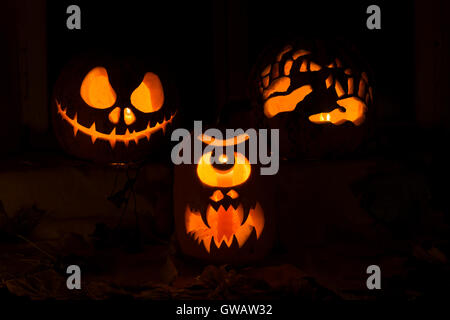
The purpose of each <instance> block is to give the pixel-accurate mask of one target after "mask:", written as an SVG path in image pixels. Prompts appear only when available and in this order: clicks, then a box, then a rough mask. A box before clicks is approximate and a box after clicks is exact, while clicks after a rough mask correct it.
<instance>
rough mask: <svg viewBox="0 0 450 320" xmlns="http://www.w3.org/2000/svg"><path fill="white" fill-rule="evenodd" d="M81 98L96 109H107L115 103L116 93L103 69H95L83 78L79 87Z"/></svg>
mask: <svg viewBox="0 0 450 320" xmlns="http://www.w3.org/2000/svg"><path fill="white" fill-rule="evenodd" d="M80 95H81V98H82V99H83V100H84V102H86V103H87V104H88V105H89V106H91V107H92V108H96V109H107V108H109V107H112V106H113V105H114V103H115V102H116V97H117V96H116V93H115V92H114V89H113V88H112V87H111V84H110V83H109V78H108V73H107V72H106V69H105V68H103V67H95V68H94V69H92V70H91V71H89V73H88V74H87V75H86V76H85V77H84V79H83V82H82V83H81V87H80Z"/></svg>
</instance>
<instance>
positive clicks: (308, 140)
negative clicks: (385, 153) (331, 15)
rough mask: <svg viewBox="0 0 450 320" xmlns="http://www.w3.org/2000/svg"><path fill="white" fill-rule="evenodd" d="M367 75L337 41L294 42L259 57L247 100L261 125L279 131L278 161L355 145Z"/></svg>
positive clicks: (365, 113)
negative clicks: (279, 154) (248, 99)
mask: <svg viewBox="0 0 450 320" xmlns="http://www.w3.org/2000/svg"><path fill="white" fill-rule="evenodd" d="M368 71H369V70H368V68H367V65H366V63H364V62H363V60H362V58H361V55H360V54H359V53H357V51H356V49H355V48H353V47H351V46H347V45H344V44H342V42H339V41H331V42H323V41H322V42H308V41H297V42H292V43H291V44H289V45H286V46H284V47H281V48H280V47H277V48H275V49H271V50H269V51H268V53H266V54H265V55H264V57H263V58H262V59H261V61H260V63H259V64H258V66H257V67H256V68H255V72H254V77H253V78H254V86H253V91H252V93H253V98H254V99H253V101H254V104H255V106H256V108H257V112H258V114H259V115H260V116H261V118H263V122H265V123H266V124H268V126H269V127H271V128H278V129H280V152H281V155H282V157H283V158H297V157H300V158H311V157H312V158H315V157H322V156H336V155H339V156H340V155H343V154H346V153H348V152H351V151H354V150H355V149H356V148H357V147H358V146H359V145H360V144H361V142H362V141H363V138H364V137H365V135H366V133H367V127H368V123H369V121H368V120H369V118H370V113H371V106H372V102H373V89H372V85H371V83H370V79H369V75H368Z"/></svg>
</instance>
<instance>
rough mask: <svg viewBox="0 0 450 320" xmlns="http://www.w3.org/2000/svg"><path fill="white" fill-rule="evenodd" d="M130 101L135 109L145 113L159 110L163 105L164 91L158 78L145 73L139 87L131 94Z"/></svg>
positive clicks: (152, 74) (150, 73)
mask: <svg viewBox="0 0 450 320" xmlns="http://www.w3.org/2000/svg"><path fill="white" fill-rule="evenodd" d="M130 100H131V104H132V105H133V106H134V107H135V108H136V109H138V110H140V111H142V112H145V113H150V112H155V111H158V110H159V109H161V107H162V106H163V104H164V90H163V87H162V84H161V81H160V80H159V77H158V76H157V75H156V74H154V73H152V72H147V73H146V74H145V76H144V80H142V82H141V84H140V85H139V87H137V88H136V89H135V90H134V91H133V93H132V94H131V98H130Z"/></svg>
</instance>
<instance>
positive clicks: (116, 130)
mask: <svg viewBox="0 0 450 320" xmlns="http://www.w3.org/2000/svg"><path fill="white" fill-rule="evenodd" d="M87 61H89V62H88V63H86V62H85V61H84V60H80V61H75V62H72V63H71V64H69V65H68V66H67V68H66V69H65V70H64V71H63V72H62V74H61V76H60V78H59V79H58V81H57V83H56V85H55V90H54V96H53V101H52V102H53V104H52V117H53V126H54V131H55V134H56V136H57V138H58V141H59V142H60V144H61V146H62V147H63V148H64V149H65V150H66V151H67V152H68V153H70V154H73V155H75V156H78V157H80V158H86V159H90V160H94V161H100V162H129V161H139V160H142V158H143V157H144V156H145V155H147V154H149V153H152V152H158V151H161V150H158V147H160V146H161V145H162V144H163V142H164V141H165V139H164V135H165V132H166V128H167V126H168V125H169V124H170V123H171V122H172V120H173V119H174V117H175V115H176V110H175V109H173V103H174V101H173V98H172V97H171V94H173V92H172V91H173V90H172V88H171V87H170V84H169V81H168V79H167V75H166V74H165V73H164V72H160V70H155V69H156V68H151V67H150V66H147V65H146V64H142V63H133V62H131V63H130V62H128V61H118V60H113V59H104V60H102V61H100V60H98V61H95V59H92V60H91V59H87Z"/></svg>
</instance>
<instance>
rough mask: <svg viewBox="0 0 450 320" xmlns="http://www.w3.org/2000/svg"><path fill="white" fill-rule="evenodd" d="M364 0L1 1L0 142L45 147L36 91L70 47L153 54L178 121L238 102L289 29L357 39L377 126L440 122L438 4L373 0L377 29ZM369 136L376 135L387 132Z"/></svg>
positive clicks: (44, 121) (47, 132)
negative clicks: (174, 99) (173, 97)
mask: <svg viewBox="0 0 450 320" xmlns="http://www.w3.org/2000/svg"><path fill="white" fill-rule="evenodd" d="M70 4H78V5H79V6H80V7H81V21H82V22H81V24H82V29H81V30H68V29H67V28H66V19H67V16H68V15H67V14H66V13H65V12H66V8H67V6H68V5H70ZM369 4H372V2H367V1H358V2H356V1H355V2H348V3H347V2H346V3H345V4H342V3H337V2H328V1H327V2H323V3H322V2H317V1H315V2H309V1H258V2H256V1H196V2H193V3H190V2H188V3H185V2H177V3H171V2H157V1H150V2H141V1H130V2H127V4H126V5H125V4H124V3H110V2H97V1H96V2H95V3H93V2H91V1H76V2H70V1H47V2H46V1H37V2H36V1H35V2H33V1H25V0H24V1H19V2H15V1H8V2H6V5H5V6H6V10H4V11H3V17H2V24H3V25H4V27H2V34H1V36H2V37H4V38H5V39H6V40H5V41H3V43H6V44H7V50H3V51H2V56H4V57H2V63H3V64H4V67H5V68H4V70H6V75H7V76H6V77H5V78H4V79H3V81H6V83H5V84H4V85H2V86H1V87H2V100H3V101H7V103H5V104H3V105H2V108H5V110H6V109H9V110H7V113H8V117H7V118H6V117H3V118H2V120H0V121H1V125H0V128H2V129H1V130H2V131H1V133H2V135H8V132H11V133H14V134H13V136H14V137H11V139H10V140H9V141H8V142H7V143H6V144H5V147H4V148H3V150H2V152H6V153H8V154H9V153H11V152H17V151H24V150H25V151H27V150H28V151H29V150H41V149H48V148H50V149H52V148H55V144H54V141H53V139H52V134H51V128H50V124H49V123H50V122H49V114H48V104H49V101H48V97H49V95H50V94H51V92H52V88H53V84H54V82H55V81H56V78H57V76H58V74H59V72H60V70H61V68H62V67H63V66H64V64H65V63H67V61H68V60H70V58H71V57H73V56H76V55H77V54H79V53H83V52H85V51H89V50H92V49H102V50H104V51H105V50H106V51H108V50H111V52H115V51H119V52H125V53H129V54H133V52H136V53H137V54H144V55H145V53H146V52H151V53H152V54H154V52H158V53H160V55H161V56H162V57H164V58H165V60H166V62H167V63H168V64H170V65H171V66H172V68H173V70H174V71H175V75H176V79H175V80H176V81H177V84H178V88H179V90H180V95H181V104H182V106H181V107H182V108H183V109H184V111H185V112H184V113H185V116H184V118H185V119H186V123H187V124H189V123H192V122H191V121H190V120H191V119H203V120H211V119H214V118H215V116H216V114H217V110H219V109H220V108H222V107H223V106H224V105H227V104H228V103H230V101H231V102H233V101H245V100H246V99H247V88H248V77H249V72H250V70H251V68H252V66H253V65H254V64H255V62H256V61H257V58H258V55H260V53H261V52H262V51H263V50H264V49H265V48H266V47H268V46H270V45H272V44H273V43H279V42H281V41H282V39H291V38H295V37H298V36H301V37H307V38H308V37H310V38H312V39H314V38H328V37H330V38H333V37H336V36H340V37H344V38H346V39H348V40H350V41H351V42H352V43H354V44H356V45H357V47H359V48H360V50H361V51H362V53H363V54H364V56H365V57H366V58H367V60H368V61H369V62H370V64H371V67H372V70H373V71H374V78H375V79H374V81H375V88H376V97H377V104H376V109H377V110H376V116H377V117H378V118H379V119H377V122H376V123H377V125H378V127H379V128H382V129H381V132H386V130H392V131H398V130H394V129H392V128H396V129H399V128H402V129H400V131H401V130H403V129H405V130H410V128H424V127H425V128H429V127H435V128H437V127H447V126H448V124H449V121H448V119H447V117H446V116H445V115H446V114H447V113H446V112H447V111H446V108H444V107H443V106H444V105H445V103H447V102H448V97H446V95H445V94H444V90H443V88H444V87H445V84H448V79H447V77H445V72H444V70H445V68H446V67H448V62H447V61H446V59H445V57H446V53H448V37H446V35H448V31H446V30H448V29H446V28H445V26H444V24H446V23H447V21H446V19H445V15H444V14H443V12H445V11H443V10H442V9H443V8H441V7H445V6H446V4H445V2H444V1H440V2H439V1H436V5H434V6H429V5H427V4H426V3H425V2H424V1H417V2H416V3H414V2H412V1H401V2H395V3H393V2H388V1H378V2H377V4H378V5H379V6H380V7H381V11H382V18H381V19H382V29H381V30H368V29H367V28H366V19H367V14H366V13H365V10H366V8H367V6H368V5H369ZM12 20H14V21H20V23H14V22H13V21H12ZM419 71H420V76H419V77H418V76H417V72H419ZM6 79H11V80H6ZM431 83H433V85H432V84H431ZM430 96H433V98H428V97H430ZM430 99H432V100H430ZM430 102H432V103H430ZM385 127H387V129H386V130H385ZM392 134H395V133H394V132H393V133H392ZM378 138H379V140H380V143H381V144H382V141H385V140H392V139H390V138H382V137H381V136H379V137H378ZM394 140H395V139H394Z"/></svg>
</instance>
